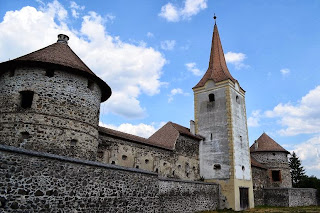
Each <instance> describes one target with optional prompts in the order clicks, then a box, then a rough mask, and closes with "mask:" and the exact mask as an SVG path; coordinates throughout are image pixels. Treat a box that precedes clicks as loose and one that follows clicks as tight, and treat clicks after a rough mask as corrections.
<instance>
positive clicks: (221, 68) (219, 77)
mask: <svg viewBox="0 0 320 213" xmlns="http://www.w3.org/2000/svg"><path fill="white" fill-rule="evenodd" d="M227 79H230V80H231V81H233V82H236V81H237V80H235V79H234V78H233V77H232V75H231V74H230V72H229V70H228V67H227V64H226V60H225V57H224V53H223V49H222V45H221V41H220V36H219V32H218V27H217V24H214V29H213V36H212V44H211V53H210V61H209V67H208V70H207V72H206V73H205V74H204V76H203V77H202V78H201V80H200V81H199V82H198V84H197V85H196V86H195V87H193V89H194V88H198V87H202V86H204V85H205V83H206V82H207V81H208V80H213V81H214V82H216V83H217V82H220V81H224V80H227Z"/></svg>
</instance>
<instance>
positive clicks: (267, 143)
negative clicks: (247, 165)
mask: <svg viewBox="0 0 320 213" xmlns="http://www.w3.org/2000/svg"><path fill="white" fill-rule="evenodd" d="M250 152H286V153H287V154H290V152H288V151H287V150H286V149H284V148H283V147H282V146H280V145H279V144H278V143H277V142H275V141H274V140H273V139H272V138H270V137H269V135H267V134H266V133H263V134H262V135H261V136H260V137H259V138H258V139H257V140H256V141H255V142H254V144H252V146H251V147H250Z"/></svg>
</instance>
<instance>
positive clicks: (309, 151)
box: [289, 135, 320, 177]
mask: <svg viewBox="0 0 320 213" xmlns="http://www.w3.org/2000/svg"><path fill="white" fill-rule="evenodd" d="M289 150H290V151H291V153H292V151H294V152H295V153H296V154H297V156H298V157H299V159H300V160H301V162H302V165H303V167H304V168H305V169H306V171H307V173H308V175H316V176H318V177H319V176H320V136H319V135H318V136H314V137H312V138H310V139H309V140H307V141H305V142H302V143H299V144H296V145H294V146H291V147H290V148H289Z"/></svg>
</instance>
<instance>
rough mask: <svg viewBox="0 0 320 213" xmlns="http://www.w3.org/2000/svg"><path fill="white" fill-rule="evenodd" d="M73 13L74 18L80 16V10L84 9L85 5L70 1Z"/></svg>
mask: <svg viewBox="0 0 320 213" xmlns="http://www.w3.org/2000/svg"><path fill="white" fill-rule="evenodd" d="M70 8H71V14H72V16H73V17H74V18H79V11H81V10H84V8H85V6H80V5H78V4H77V3H76V2H74V1H71V2H70Z"/></svg>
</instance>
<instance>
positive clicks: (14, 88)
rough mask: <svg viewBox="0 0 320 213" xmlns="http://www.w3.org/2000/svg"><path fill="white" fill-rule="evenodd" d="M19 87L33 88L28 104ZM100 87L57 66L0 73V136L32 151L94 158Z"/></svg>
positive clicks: (6, 142) (24, 88) (9, 142)
mask: <svg viewBox="0 0 320 213" xmlns="http://www.w3.org/2000/svg"><path fill="white" fill-rule="evenodd" d="M22 91H32V92H34V95H33V101H32V105H31V107H30V108H23V107H21V101H22V100H21V99H22V94H21V92H22ZM100 99H101V91H100V88H99V87H98V85H97V84H95V83H92V85H91V86H90V88H88V79H86V78H85V77H82V76H78V75H74V74H72V73H67V72H63V71H59V70H54V75H53V76H52V77H49V76H46V70H44V69H40V68H39V69H38V68H37V69H36V68H16V69H15V70H12V71H11V72H5V73H4V74H2V75H1V76H0V103H1V105H0V141H2V144H6V145H10V146H15V147H21V148H26V149H31V150H36V151H42V152H48V153H55V154H59V155H65V156H72V157H77V158H84V159H90V160H94V159H95V157H96V152H97V147H98V119H99V110H100Z"/></svg>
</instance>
